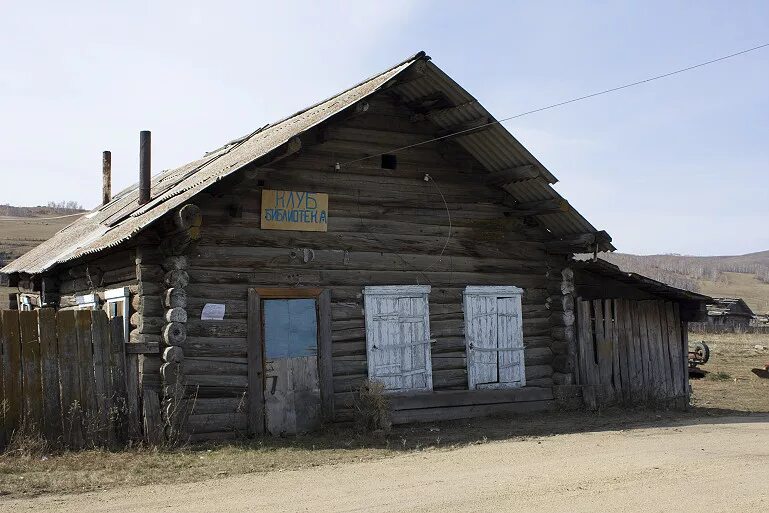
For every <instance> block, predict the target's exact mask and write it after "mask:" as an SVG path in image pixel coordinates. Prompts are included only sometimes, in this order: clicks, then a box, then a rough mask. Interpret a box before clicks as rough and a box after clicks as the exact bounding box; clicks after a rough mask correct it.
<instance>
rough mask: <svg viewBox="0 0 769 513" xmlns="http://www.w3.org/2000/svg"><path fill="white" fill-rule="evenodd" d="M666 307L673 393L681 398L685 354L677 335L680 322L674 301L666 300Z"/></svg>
mask: <svg viewBox="0 0 769 513" xmlns="http://www.w3.org/2000/svg"><path fill="white" fill-rule="evenodd" d="M664 308H665V324H666V326H667V337H668V343H669V350H670V372H671V375H672V376H671V377H672V382H673V395H674V397H676V398H679V399H680V398H681V397H683V395H684V375H683V374H682V370H683V366H682V364H681V359H682V358H683V357H684V355H683V351H682V344H681V339H680V338H679V337H678V336H677V335H676V324H678V320H677V319H676V318H675V312H674V310H673V303H671V302H669V301H667V302H665V305H664Z"/></svg>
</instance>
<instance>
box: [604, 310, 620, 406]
mask: <svg viewBox="0 0 769 513" xmlns="http://www.w3.org/2000/svg"><path fill="white" fill-rule="evenodd" d="M603 311H604V326H605V327H606V334H607V337H606V338H607V339H608V343H607V345H608V346H609V347H610V349H611V374H612V380H611V383H612V391H613V394H614V398H615V400H618V399H621V398H622V373H621V372H620V366H619V330H618V329H617V317H616V312H615V310H614V300H612V299H607V300H605V301H604V309H603Z"/></svg>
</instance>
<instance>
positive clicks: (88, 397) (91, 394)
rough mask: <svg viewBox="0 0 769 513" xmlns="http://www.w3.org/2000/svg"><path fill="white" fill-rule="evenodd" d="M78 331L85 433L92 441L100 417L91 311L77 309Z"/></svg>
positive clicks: (78, 358)
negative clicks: (94, 365) (95, 382)
mask: <svg viewBox="0 0 769 513" xmlns="http://www.w3.org/2000/svg"><path fill="white" fill-rule="evenodd" d="M75 328H76V330H75V331H76V332H77V361H78V366H79V367H80V398H81V399H82V401H83V435H84V437H85V441H86V442H88V441H90V438H91V435H92V434H93V433H94V427H95V424H96V422H97V419H98V410H97V407H96V390H95V388H94V376H93V348H92V342H91V311H90V310H76V311H75Z"/></svg>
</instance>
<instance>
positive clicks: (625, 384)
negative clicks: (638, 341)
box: [614, 299, 633, 403]
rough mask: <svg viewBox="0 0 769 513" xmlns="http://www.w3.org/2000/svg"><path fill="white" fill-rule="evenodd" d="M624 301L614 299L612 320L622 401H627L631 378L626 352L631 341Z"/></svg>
mask: <svg viewBox="0 0 769 513" xmlns="http://www.w3.org/2000/svg"><path fill="white" fill-rule="evenodd" d="M626 303H627V301H626V300H624V299H616V300H615V301H614V320H615V325H616V327H617V353H618V359H619V372H620V376H621V389H622V401H623V402H626V403H629V402H630V383H631V381H632V379H633V378H632V377H631V376H630V362H629V357H630V355H629V354H628V348H629V346H630V342H631V341H630V338H629V337H628V329H627V318H626V313H627V308H626V306H625V304H626Z"/></svg>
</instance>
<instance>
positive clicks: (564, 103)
mask: <svg viewBox="0 0 769 513" xmlns="http://www.w3.org/2000/svg"><path fill="white" fill-rule="evenodd" d="M768 46H769V43H764V44H762V45H758V46H754V47H752V48H748V49H746V50H741V51H739V52H735V53H731V54H729V55H724V56H722V57H718V58H717V59H712V60H709V61H705V62H701V63H699V64H695V65H693V66H688V67H686V68H681V69H677V70H675V71H671V72H669V73H664V74H662V75H656V76H653V77H649V78H645V79H643V80H639V81H637V82H631V83H629V84H625V85H621V86H618V87H612V88H611V89H604V90H603V91H598V92H595V93H590V94H586V95H585V96H579V97H577V98H572V99H571V100H566V101H562V102H559V103H553V104H552V105H548V106H546V107H540V108H538V109H534V110H529V111H526V112H522V113H520V114H515V115H513V116H508V117H506V118H502V119H499V120H495V121H490V122H488V123H485V124H483V125H478V126H475V127H472V128H467V129H465V130H459V131H457V132H453V133H451V134H447V135H443V136H441V137H436V138H434V139H429V140H427V141H422V142H418V143H414V144H409V145H408V146H401V147H399V148H393V149H392V150H390V151H385V152H382V153H377V154H376V155H369V156H368V157H361V158H359V159H355V160H348V161H347V162H341V163H339V164H338V165H339V166H344V165H347V164H354V163H356V162H361V161H363V160H368V159H372V158H376V157H381V156H382V155H387V154H392V153H397V152H399V151H403V150H408V149H409V148H414V147H417V146H422V145H423V144H428V143H431V142H436V141H441V140H443V139H448V138H449V137H454V136H456V135H460V134H465V133H468V132H473V131H475V130H479V129H481V128H485V127H487V126H491V125H498V124H502V123H504V122H505V121H510V120H511V119H516V118H522V117H523V116H528V115H529V114H534V113H537V112H542V111H544V110H550V109H554V108H556V107H562V106H564V105H568V104H570V103H575V102H579V101H582V100H587V99H588V98H594V97H596V96H601V95H603V94H608V93H613V92H615V91H620V90H622V89H627V88H629V87H634V86H637V85H641V84H646V83H648V82H653V81H655V80H660V79H662V78H667V77H671V76H673V75H678V74H679V73H684V72H686V71H691V70H693V69H697V68H702V67H703V66H707V65H709V64H714V63H716V62H720V61H725V60H726V59H731V58H732V57H737V56H738V55H743V54H746V53H749V52H754V51H756V50H760V49H762V48H766V47H768Z"/></svg>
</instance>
